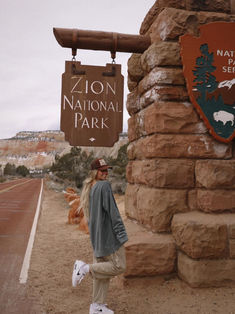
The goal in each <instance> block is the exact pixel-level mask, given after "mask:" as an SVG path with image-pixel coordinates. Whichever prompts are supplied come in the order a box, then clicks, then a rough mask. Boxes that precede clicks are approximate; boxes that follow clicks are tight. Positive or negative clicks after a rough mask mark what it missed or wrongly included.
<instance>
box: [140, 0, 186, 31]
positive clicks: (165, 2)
mask: <svg viewBox="0 0 235 314" xmlns="http://www.w3.org/2000/svg"><path fill="white" fill-rule="evenodd" d="M165 7H172V8H178V9H185V8H186V4H185V2H184V1H178V0H158V1H156V2H155V3H154V5H153V6H152V8H151V9H150V10H149V12H148V13H147V15H146V16H145V18H144V21H143V22H142V24H141V28H140V34H142V35H143V34H145V33H146V32H147V31H148V29H149V28H150V26H151V25H152V23H153V21H154V20H155V19H156V17H157V16H158V14H159V13H160V12H161V11H162V10H163V9H164V8H165Z"/></svg>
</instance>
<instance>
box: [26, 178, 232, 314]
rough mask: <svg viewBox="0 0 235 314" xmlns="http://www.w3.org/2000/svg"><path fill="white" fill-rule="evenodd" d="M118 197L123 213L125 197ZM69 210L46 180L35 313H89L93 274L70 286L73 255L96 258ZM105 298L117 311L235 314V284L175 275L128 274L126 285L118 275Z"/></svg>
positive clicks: (32, 283)
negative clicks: (193, 283)
mask: <svg viewBox="0 0 235 314" xmlns="http://www.w3.org/2000/svg"><path fill="white" fill-rule="evenodd" d="M116 200H117V204H118V207H119V209H120V212H121V213H122V214H123V215H124V200H123V197H122V196H117V197H116ZM68 210H69V207H68V204H67V202H66V201H65V199H64V195H63V193H61V192H56V191H55V190H52V189H49V187H48V186H47V184H45V190H44V195H43V203H42V209H41V215H40V219H39V222H38V229H37V235H36V239H35V243H34V248H33V252H32V259H31V265H30V270H29V279H28V283H27V288H28V297H29V298H30V299H31V300H32V301H33V302H34V304H35V310H34V313H33V314H40V313H43V314H46V313H53V314H55V313H56V314H75V313H79V314H83V313H84V314H86V313H89V305H90V303H91V294H92V279H91V278H90V277H89V276H86V277H85V279H84V280H83V281H82V283H81V285H79V286H78V287H76V288H72V286H71V275H72V269H73V264H74V261H75V259H81V260H84V261H86V262H88V263H91V262H92V249H91V245H90V240H89V235H86V234H84V233H82V232H81V231H79V230H78V227H77V225H69V224H67V214H68ZM125 219H126V218H125V217H124V221H125ZM127 232H128V230H127ZM107 303H108V306H109V307H110V308H111V309H112V310H114V312H115V314H126V313H130V314H150V313H151V314H152V313H154V314H180V313H187V314H188V313H190V314H191V313H198V314H214V313H221V314H234V313H235V287H224V288H203V289H195V288H194V289H193V288H190V287H189V286H188V285H187V284H186V283H184V282H182V281H181V280H179V279H178V278H177V277H171V278H169V277H165V278H164V277H154V278H142V279H129V280H128V281H127V282H125V284H124V285H123V283H122V280H120V279H116V278H115V279H114V280H112V281H111V284H110V289H109V294H108V300H107ZM30 314H32V313H30Z"/></svg>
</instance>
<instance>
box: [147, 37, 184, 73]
mask: <svg viewBox="0 0 235 314" xmlns="http://www.w3.org/2000/svg"><path fill="white" fill-rule="evenodd" d="M141 65H142V68H143V70H144V71H145V72H147V73H148V72H150V71H151V70H152V69H153V68H155V67H159V66H180V65H182V62H181V57H180V46H179V43H177V42H163V41H159V42H156V43H154V44H152V45H151V46H150V47H149V48H148V49H147V50H146V51H145V52H144V53H143V54H142V55H141Z"/></svg>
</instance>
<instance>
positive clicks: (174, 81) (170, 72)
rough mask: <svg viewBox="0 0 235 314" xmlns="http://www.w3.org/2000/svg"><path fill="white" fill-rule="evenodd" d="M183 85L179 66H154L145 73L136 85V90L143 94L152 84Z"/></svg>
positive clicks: (181, 71) (183, 80)
mask: <svg viewBox="0 0 235 314" xmlns="http://www.w3.org/2000/svg"><path fill="white" fill-rule="evenodd" d="M162 84H168V85H185V78H184V75H183V70H182V69H181V68H163V67H162V68H160V67H156V68H154V69H153V70H152V71H151V72H150V73H149V74H148V75H146V76H145V77H144V78H143V80H142V81H140V83H139V86H138V91H139V93H140V95H141V94H143V93H144V92H145V91H147V90H149V89H150V88H151V87H152V86H154V85H162Z"/></svg>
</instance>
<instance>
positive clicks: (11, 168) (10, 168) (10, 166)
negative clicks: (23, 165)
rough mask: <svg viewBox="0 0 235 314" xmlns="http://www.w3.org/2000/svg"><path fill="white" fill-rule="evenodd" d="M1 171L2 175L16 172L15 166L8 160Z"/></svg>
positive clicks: (12, 174) (11, 174)
mask: <svg viewBox="0 0 235 314" xmlns="http://www.w3.org/2000/svg"><path fill="white" fill-rule="evenodd" d="M3 173H4V175H10V176H14V175H15V174H16V166H15V165H14V164H10V163H9V162H8V163H7V164H6V166H5V167H4V170H3Z"/></svg>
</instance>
